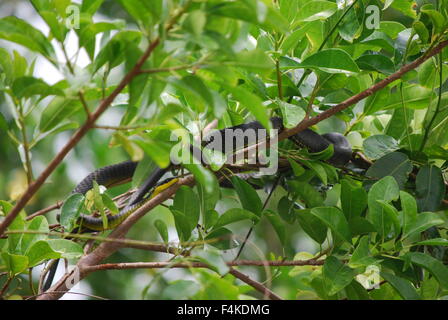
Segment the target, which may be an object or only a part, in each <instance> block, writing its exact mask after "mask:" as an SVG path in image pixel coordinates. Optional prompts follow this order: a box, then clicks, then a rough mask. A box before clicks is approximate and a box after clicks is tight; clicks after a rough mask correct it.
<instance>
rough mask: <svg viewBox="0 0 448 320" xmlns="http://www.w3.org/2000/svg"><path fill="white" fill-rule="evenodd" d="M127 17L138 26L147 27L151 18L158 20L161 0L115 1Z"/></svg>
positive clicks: (150, 22)
mask: <svg viewBox="0 0 448 320" xmlns="http://www.w3.org/2000/svg"><path fill="white" fill-rule="evenodd" d="M117 1H118V2H119V3H120V5H121V6H123V8H124V9H125V10H126V11H127V12H128V13H129V15H130V16H131V17H132V18H133V19H134V20H135V21H136V22H138V23H139V24H142V25H144V26H149V25H151V24H152V21H153V18H159V15H160V11H161V10H162V1H161V0H117Z"/></svg>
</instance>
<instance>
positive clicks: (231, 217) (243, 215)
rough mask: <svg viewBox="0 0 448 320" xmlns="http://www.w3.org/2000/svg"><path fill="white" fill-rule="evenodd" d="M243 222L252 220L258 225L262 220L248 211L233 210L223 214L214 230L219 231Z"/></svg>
mask: <svg viewBox="0 0 448 320" xmlns="http://www.w3.org/2000/svg"><path fill="white" fill-rule="evenodd" d="M241 220H251V221H252V222H253V223H257V222H258V221H259V220H260V218H259V217H258V216H257V215H255V214H253V213H252V212H250V211H248V210H244V209H241V208H233V209H229V210H228V211H226V212H225V213H223V214H222V215H221V216H220V217H219V218H218V221H216V223H215V225H214V226H213V228H214V229H218V228H221V227H224V226H226V225H228V224H231V223H234V222H238V221H241Z"/></svg>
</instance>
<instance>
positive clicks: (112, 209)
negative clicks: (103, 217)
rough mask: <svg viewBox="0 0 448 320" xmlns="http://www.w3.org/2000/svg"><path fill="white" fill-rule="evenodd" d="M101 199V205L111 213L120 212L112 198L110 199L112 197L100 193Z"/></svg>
mask: <svg viewBox="0 0 448 320" xmlns="http://www.w3.org/2000/svg"><path fill="white" fill-rule="evenodd" d="M101 200H102V201H103V205H104V206H105V207H106V208H107V209H109V211H110V213H111V214H112V215H115V214H118V213H119V212H120V210H119V209H118V207H117V205H116V204H115V202H114V200H112V198H111V197H110V196H109V195H108V194H107V193H102V194H101Z"/></svg>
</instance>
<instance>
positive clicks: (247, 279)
mask: <svg viewBox="0 0 448 320" xmlns="http://www.w3.org/2000/svg"><path fill="white" fill-rule="evenodd" d="M229 273H230V274H231V275H233V276H234V277H235V278H238V279H240V280H241V281H243V282H245V283H247V284H248V285H250V286H251V287H252V288H254V289H255V290H257V291H259V292H261V293H262V294H263V296H264V297H266V298H269V299H271V300H283V299H282V298H281V297H280V296H279V295H277V294H276V293H274V292H272V291H271V290H269V289H268V288H267V287H266V286H264V285H263V284H262V283H260V282H258V281H255V280H253V279H251V278H250V277H249V276H247V275H245V274H244V273H242V272H240V271H238V270H236V269H234V268H230V270H229Z"/></svg>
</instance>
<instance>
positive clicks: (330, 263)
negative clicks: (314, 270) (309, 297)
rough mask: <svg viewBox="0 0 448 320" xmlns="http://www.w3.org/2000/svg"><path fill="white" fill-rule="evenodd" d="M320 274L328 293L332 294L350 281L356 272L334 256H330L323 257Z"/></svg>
mask: <svg viewBox="0 0 448 320" xmlns="http://www.w3.org/2000/svg"><path fill="white" fill-rule="evenodd" d="M322 275H323V279H324V285H325V289H326V291H327V292H328V295H334V294H336V293H338V292H339V291H341V290H342V289H344V288H345V287H346V286H347V285H349V284H350V283H351V282H352V280H353V278H354V277H355V275H356V272H355V270H353V269H351V268H350V267H348V266H346V265H345V264H344V263H343V262H341V261H339V259H337V258H336V257H334V256H330V257H328V258H326V259H325V264H324V267H323V269H322Z"/></svg>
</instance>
